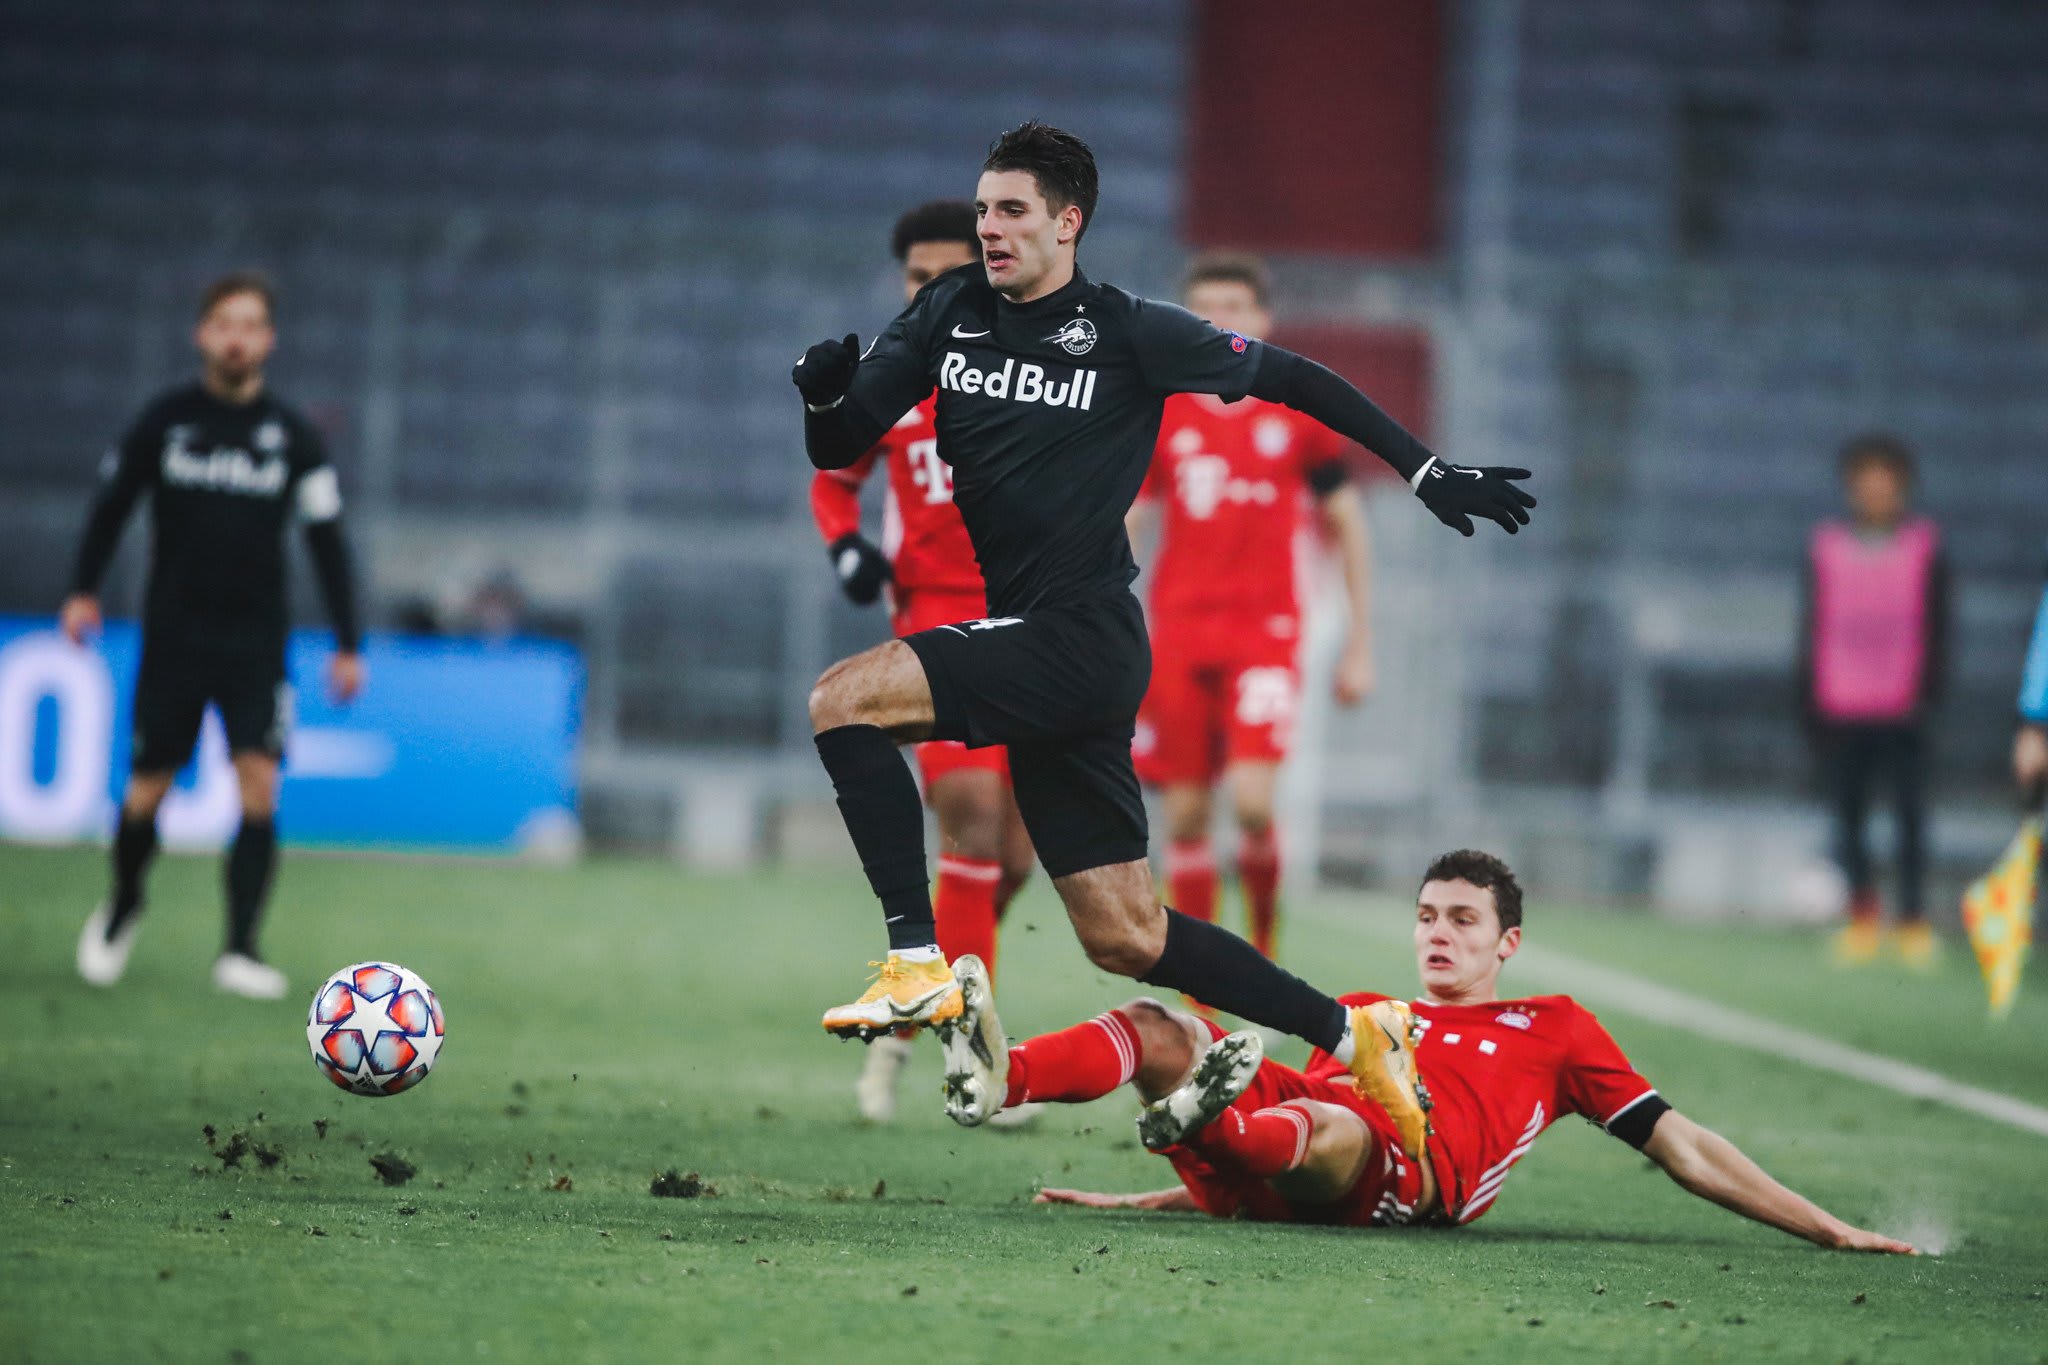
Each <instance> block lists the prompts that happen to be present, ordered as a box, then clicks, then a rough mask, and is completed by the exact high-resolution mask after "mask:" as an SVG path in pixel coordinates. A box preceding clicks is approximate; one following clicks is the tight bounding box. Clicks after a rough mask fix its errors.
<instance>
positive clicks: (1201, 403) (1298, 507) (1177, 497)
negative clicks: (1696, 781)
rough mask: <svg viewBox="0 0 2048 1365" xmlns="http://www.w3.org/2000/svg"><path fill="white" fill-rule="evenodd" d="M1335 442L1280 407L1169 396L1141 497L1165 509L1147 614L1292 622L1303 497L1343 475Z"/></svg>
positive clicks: (1338, 440) (1297, 606)
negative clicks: (1274, 619) (1150, 600)
mask: <svg viewBox="0 0 2048 1365" xmlns="http://www.w3.org/2000/svg"><path fill="white" fill-rule="evenodd" d="M1343 447H1344V442H1343V438H1342V437H1340V436H1338V435H1337V434H1336V433H1335V432H1333V431H1331V430H1329V429H1328V428H1327V427H1324V426H1321V425H1319V424H1317V423H1316V422H1313V421H1311V420H1310V419H1309V418H1307V417H1304V416H1303V415H1302V414H1300V413H1298V412H1296V411H1294V410H1293V409H1292V408H1285V407H1282V406H1280V405H1279V404H1278V403H1268V402H1266V401H1265V400H1264V399H1259V398H1245V399H1241V400H1239V401H1238V402H1235V403H1225V402H1223V401H1222V400H1220V399H1217V398H1213V397H1211V396H1209V395H1207V394H1192V393H1177V394H1174V395H1172V396H1171V397H1169V398H1168V399H1167V400H1166V415H1165V416H1164V417H1163V418H1162V419H1161V421H1160V423H1159V442H1158V444H1157V445H1156V446H1155V447H1154V448H1153V451H1152V467H1151V469H1150V470H1149V471H1148V472H1147V474H1146V476H1145V486H1144V488H1143V489H1142V490H1140V492H1139V495H1138V496H1140V497H1149V498H1153V499H1155V500H1157V501H1158V502H1160V503H1162V504H1164V509H1165V510H1164V515H1163V517H1162V518H1161V524H1160V528H1159V535H1160V546H1159V559H1158V562H1157V563H1156V564H1155V565H1154V566H1153V569H1152V612H1153V614H1154V615H1155V616H1180V615H1196V616H1206V617H1215V616H1219V615H1222V616H1228V617H1230V618H1232V619H1234V620H1238V621H1257V622H1264V621H1266V620H1268V619H1269V618H1273V617H1285V618H1288V620H1289V621H1290V622H1291V621H1294V620H1296V619H1298V618H1299V617H1300V615H1301V601H1300V588H1299V584H1298V583H1297V581H1296V580H1297V576H1298V575H1297V572H1296V570H1297V558H1298V556H1297V553H1296V546H1297V542H1298V539H1299V537H1300V535H1301V532H1302V530H1303V527H1304V520H1305V514H1306V512H1307V510H1308V506H1309V498H1310V494H1312V493H1313V494H1315V495H1317V496H1320V495H1321V494H1324V493H1327V492H1329V491H1330V490H1331V489H1333V488H1335V487H1337V485H1338V484H1340V483H1342V482H1343V481H1344V478H1345V469H1344V461H1343V458H1342V451H1343ZM1287 633H1288V634H1289V635H1290V637H1291V635H1292V631H1289V632H1287Z"/></svg>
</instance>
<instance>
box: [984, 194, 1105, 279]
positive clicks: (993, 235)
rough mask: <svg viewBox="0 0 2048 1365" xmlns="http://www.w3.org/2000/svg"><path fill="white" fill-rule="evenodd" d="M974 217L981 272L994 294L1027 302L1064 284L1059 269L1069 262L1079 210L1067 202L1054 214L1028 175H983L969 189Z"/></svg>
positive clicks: (1078, 221)
mask: <svg viewBox="0 0 2048 1365" xmlns="http://www.w3.org/2000/svg"><path fill="white" fill-rule="evenodd" d="M974 218H975V222H976V223H977V224H978V226H979V231H980V233H981V263H982V268H983V269H984V270H986V271H987V272H988V283H989V287H990V288H991V289H994V290H995V291H996V292H997V293H998V294H1001V295H1002V296H1003V297H1004V298H1006V299H1009V300H1010V301H1011V302H1012V303H1029V302H1030V301H1031V300H1033V299H1035V298H1038V297H1040V296H1042V295H1045V294H1050V293H1051V292H1052V291H1053V290H1054V289H1057V288H1058V287H1059V286H1060V285H1062V284H1065V283H1066V276H1065V272H1063V271H1060V270H1059V267H1060V265H1061V264H1062V263H1063V262H1065V263H1071V261H1072V259H1073V252H1074V239H1075V238H1076V237H1078V236H1080V234H1081V210H1080V208H1079V207H1078V206H1076V205H1073V204H1069V205H1068V206H1067V207H1066V208H1064V209H1061V210H1060V211H1059V212H1058V213H1054V212H1053V211H1052V210H1051V208H1049V207H1048V206H1047V204H1046V202H1045V195H1044V194H1043V193H1041V192H1040V190H1039V188H1038V178H1037V177H1036V176H1034V175H1032V174H1031V172H1029V171H983V172H982V173H981V181H980V183H979V184H977V185H976V186H975V187H974Z"/></svg>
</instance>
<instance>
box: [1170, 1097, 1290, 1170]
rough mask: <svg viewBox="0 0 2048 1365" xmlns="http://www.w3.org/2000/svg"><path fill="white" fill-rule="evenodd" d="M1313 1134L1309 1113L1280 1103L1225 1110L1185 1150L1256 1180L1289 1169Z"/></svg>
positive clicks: (1189, 1142) (1189, 1141)
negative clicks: (1259, 1107) (1233, 1168)
mask: <svg viewBox="0 0 2048 1365" xmlns="http://www.w3.org/2000/svg"><path fill="white" fill-rule="evenodd" d="M1314 1133H1315V1125H1314V1124H1313V1123H1311V1122H1310V1120H1309V1116H1308V1115H1307V1114H1304V1113H1303V1112H1302V1111H1301V1110H1299V1109H1294V1108H1291V1107H1289V1106H1287V1105H1280V1106H1278V1107H1276V1108H1272V1109H1259V1110H1255V1111H1253V1112H1252V1113H1249V1114H1247V1113H1245V1112H1244V1111H1243V1110H1240V1109H1226V1110H1224V1111H1223V1112H1222V1113H1221V1114H1218V1115H1217V1116H1216V1119H1215V1121H1214V1122H1212V1123H1211V1124H1210V1125H1209V1126H1208V1127H1207V1128H1204V1129H1203V1130H1202V1131H1201V1132H1199V1133H1197V1134H1195V1135H1194V1137H1193V1138H1191V1139H1189V1140H1188V1143H1187V1146H1188V1148H1189V1150H1191V1151H1194V1152H1198V1153H1200V1154H1201V1155H1203V1156H1205V1157H1208V1158H1210V1159H1211V1160H1214V1161H1218V1162H1222V1163H1225V1164H1227V1165H1230V1166H1234V1167H1236V1168H1237V1169H1238V1170H1240V1171H1243V1172H1244V1173H1245V1174H1246V1175H1250V1176H1255V1177H1257V1178H1258V1179H1260V1180H1270V1179H1271V1178H1272V1177H1274V1176H1276V1175H1279V1174H1280V1173H1281V1172H1282V1171H1291V1170H1293V1169H1294V1168H1295V1167H1296V1166H1299V1165H1300V1164H1301V1163H1302V1160H1303V1159H1304V1158H1305V1157H1307V1156H1308V1141H1309V1138H1310V1137H1312V1136H1313V1135H1314Z"/></svg>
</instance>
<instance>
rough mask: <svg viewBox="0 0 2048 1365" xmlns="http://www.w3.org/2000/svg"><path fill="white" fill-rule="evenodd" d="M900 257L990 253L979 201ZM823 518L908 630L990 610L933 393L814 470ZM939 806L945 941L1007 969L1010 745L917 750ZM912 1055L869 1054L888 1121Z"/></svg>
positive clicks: (927, 789)
mask: <svg viewBox="0 0 2048 1365" xmlns="http://www.w3.org/2000/svg"><path fill="white" fill-rule="evenodd" d="M889 245H890V250H891V253H892V254H893V255H894V256H895V257H896V261H897V264H899V265H901V266H902V267H903V298H904V302H905V303H908V302H909V301H910V300H911V299H914V298H916V297H917V291H918V290H920V289H922V288H924V286H925V285H927V284H929V283H931V281H932V280H934V279H936V278H938V277H939V276H940V275H943V274H945V273H946V272H947V271H949V270H955V269H958V268H959V267H961V266H963V265H969V264H972V263H973V262H975V261H977V260H979V259H981V242H980V239H979V238H977V237H976V236H975V228H974V206H973V205H972V204H969V203H967V202H965V201H964V200H958V199H944V200H935V201H933V202H931V203H928V204H920V205H919V206H918V207H916V208H914V209H912V210H910V212H908V213H906V214H904V215H903V216H902V217H901V218H899V219H898V220H897V221H896V226H895V229H894V231H893V232H892V233H891V234H890V239H889ZM877 465H881V466H882V467H884V468H885V469H886V470H887V472H888V489H889V497H888V504H887V511H886V513H885V517H884V531H883V535H882V544H881V545H880V546H877V545H876V544H874V542H872V541H870V540H869V539H868V538H867V537H866V536H864V535H862V534H861V529H860V488H861V485H862V484H863V483H864V482H866V480H867V478H868V476H869V475H870V474H872V473H873V472H874V470H875V467H876V466H877ZM811 515H812V516H813V517H814V518H815V519H816V521H817V523H818V533H819V534H820V535H822V536H823V537H824V538H825V544H826V546H827V547H828V549H829V550H830V553H831V556H832V565H833V569H834V571H835V572H836V573H837V574H838V576H839V586H840V588H841V590H842V591H844V592H845V594H846V596H847V597H848V598H849V599H850V600H851V601H853V602H855V603H857V604H860V605H862V606H865V605H867V604H868V603H870V602H873V601H874V600H875V599H876V598H877V597H878V596H880V595H881V592H882V590H883V588H884V586H885V585H886V586H887V588H888V590H889V596H890V608H891V614H890V620H891V624H892V626H893V627H894V629H895V632H896V634H897V635H899V636H903V635H909V634H911V633H912V632H914V631H919V630H929V629H931V628H932V627H934V626H939V625H944V624H945V623H947V622H949V621H966V620H972V619H973V618H975V617H978V616H983V615H986V614H987V611H988V606H987V590H986V589H985V588H984V587H983V585H982V581H981V570H980V568H979V567H977V566H976V564H975V562H974V547H973V545H971V544H970V543H969V542H968V539H967V528H966V527H965V526H963V525H961V523H960V514H959V512H958V511H956V510H955V509H954V507H953V470H952V466H950V465H948V464H947V463H946V462H945V458H944V455H943V453H942V452H941V451H940V450H939V441H938V436H937V434H936V433H935V431H934V430H933V427H932V400H931V399H930V398H927V399H925V400H924V401H923V402H921V403H919V404H918V405H917V406H916V407H914V408H912V409H911V410H910V411H909V412H906V413H904V414H903V416H902V417H901V418H899V419H897V422H896V425H894V426H893V427H891V428H889V430H888V431H887V432H886V433H885V434H884V435H883V437H882V439H881V440H880V441H879V442H877V443H876V445H875V446H874V448H873V449H871V450H869V451H868V453H867V454H865V455H863V456H861V457H860V458H859V459H858V460H856V461H854V462H853V463H852V464H850V465H848V466H847V467H846V468H844V469H830V470H819V471H818V472H817V474H816V475H814V476H813V478H812V480H811ZM917 766H918V769H919V771H920V772H921V773H922V774H923V776H924V794H925V800H926V802H927V803H928V804H929V805H930V806H931V808H932V813H933V815H935V816H936V817H937V819H938V825H939V888H938V894H937V896H936V897H935V898H934V899H933V902H932V914H933V917H934V921H935V924H936V928H937V934H938V943H939V949H940V951H941V952H943V953H944V954H945V956H946V957H947V958H948V959H949V960H950V959H953V958H957V957H961V956H963V955H965V954H968V953H972V954H974V955H976V956H978V957H980V958H981V959H982V960H983V961H984V962H986V963H987V964H988V965H989V968H990V970H991V972H993V970H994V968H995V960H996V958H995V952H996V928H997V925H998V924H999V923H1000V921H1001V919H1002V916H1003V911H1004V910H1005V909H1007V908H1008V907H1009V904H1010V899H1011V897H1013V896H1015V895H1016V894H1017V888H1018V887H1020V886H1022V885H1023V884H1024V881H1025V879H1026V878H1028V877H1029V876H1030V875H1031V860H1032V857H1031V838H1030V836H1029V835H1027V834H1026V833H1025V832H1024V822H1023V820H1022V818H1021V817H1019V816H1018V814H1017V803H1016V801H1015V800H1014V799H1012V797H1011V795H1010V768H1009V762H1008V760H1007V758H1006V757H1005V755H1004V753H1003V750H1002V749H1001V748H1000V747H992V748H986V749H970V748H968V747H967V746H966V745H965V744H961V743H959V742H958V741H953V740H928V741H926V742H925V743H923V744H920V745H918V746H917ZM909 1057H910V1041H909V1039H908V1037H898V1036H897V1035H895V1034H893V1033H892V1034H886V1035H884V1036H882V1037H880V1038H877V1039H876V1040H875V1041H874V1044H873V1046H872V1047H870V1048H869V1050H868V1056H867V1064H866V1065H865V1066H864V1067H863V1068H862V1070H861V1079H860V1084H859V1086H858V1087H857V1094H858V1097H859V1100H860V1109H861V1113H862V1115H863V1116H864V1117H866V1118H868V1119H871V1120H873V1121H875V1122H878V1123H879V1122H886V1121H887V1120H888V1119H889V1118H890V1117H891V1116H892V1115H894V1113H895V1111H896V1084H897V1081H898V1078H899V1077H900V1076H901V1074H902V1071H903V1067H904V1064H905V1063H906V1062H907V1061H908V1060H909Z"/></svg>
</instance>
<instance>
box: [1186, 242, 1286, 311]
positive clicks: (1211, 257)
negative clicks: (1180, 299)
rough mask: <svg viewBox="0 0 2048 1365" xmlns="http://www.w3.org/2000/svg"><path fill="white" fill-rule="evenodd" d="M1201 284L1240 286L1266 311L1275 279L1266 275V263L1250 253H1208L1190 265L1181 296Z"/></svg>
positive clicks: (1196, 258)
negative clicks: (1267, 297)
mask: <svg viewBox="0 0 2048 1365" xmlns="http://www.w3.org/2000/svg"><path fill="white" fill-rule="evenodd" d="M1198 284H1241V285H1243V286H1244V287H1245V288H1247V289H1249V290H1251V291H1252V301H1253V302H1254V303H1257V304H1258V305H1259V307H1261V308H1264V307H1265V306H1266V296H1267V295H1268V294H1269V293H1270V292H1271V291H1272V286H1273V277H1272V276H1271V275H1269V274H1267V273H1266V263H1265V262H1264V261H1262V260H1260V259H1259V258H1258V257H1257V256H1254V255H1252V254H1251V253H1250V252H1247V251H1206V252H1203V253H1202V254H1201V255H1199V256H1197V257H1195V259H1194V260H1193V261H1192V262H1191V263H1190V264H1189V265H1188V273H1187V275H1186V276H1185V277H1184V278H1183V279H1182V280H1181V282H1180V290H1181V293H1182V294H1186V293H1187V292H1188V291H1189V290H1190V289H1193V288H1194V287H1195V286H1196V285H1198Z"/></svg>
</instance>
